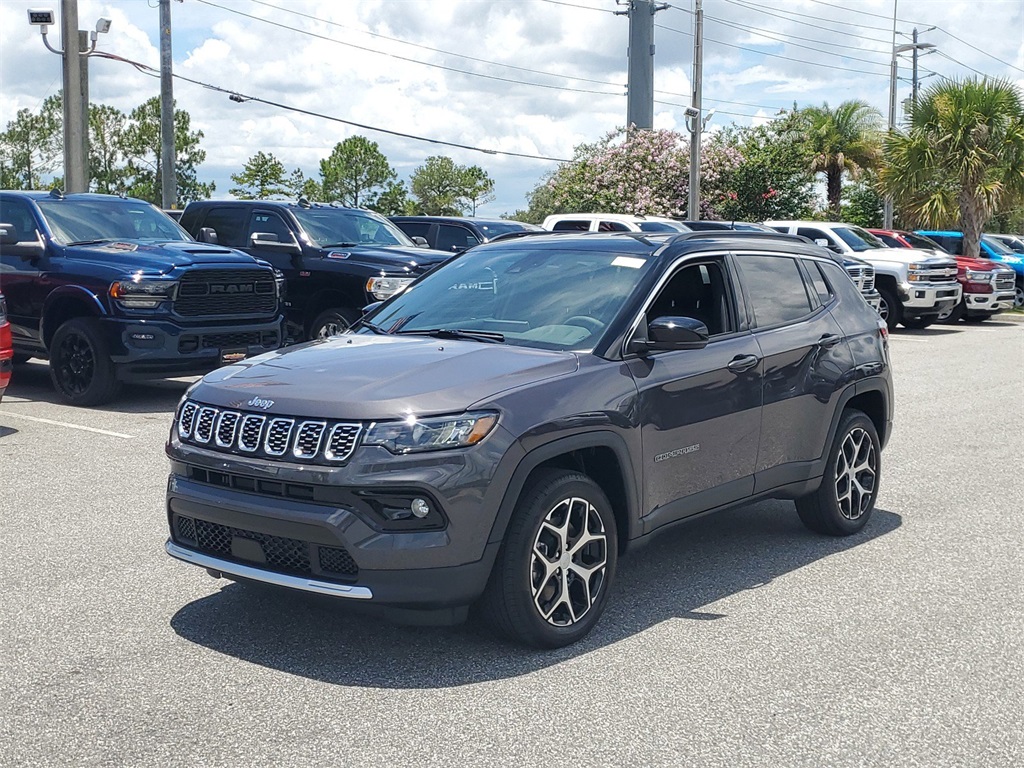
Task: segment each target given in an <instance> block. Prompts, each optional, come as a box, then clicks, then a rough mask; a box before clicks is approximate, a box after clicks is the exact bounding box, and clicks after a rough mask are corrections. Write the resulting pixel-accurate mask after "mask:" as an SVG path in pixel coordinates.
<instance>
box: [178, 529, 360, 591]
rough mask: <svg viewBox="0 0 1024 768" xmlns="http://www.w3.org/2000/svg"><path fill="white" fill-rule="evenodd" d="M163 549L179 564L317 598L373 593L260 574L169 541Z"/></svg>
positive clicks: (271, 573)
mask: <svg viewBox="0 0 1024 768" xmlns="http://www.w3.org/2000/svg"><path fill="white" fill-rule="evenodd" d="M164 550H166V552H167V554H168V555H170V556H171V557H173V558H175V559H177V560H181V561H182V562H185V563H191V564H192V565H198V566H200V567H202V568H209V569H210V570H213V571H220V572H221V573H225V574H230V575H231V576H238V577H239V578H242V579H251V580H252V581H262V582H263V583H265V584H274V585H276V586H279V587H290V588H291V589H301V590H302V591H303V592H316V593H318V594H321V595H331V596H332V597H348V598H352V599H355V600H371V599H373V592H371V591H370V588H369V587H358V586H353V585H349V584H335V583H333V582H330V581H317V580H316V579H305V578H303V577H301V576H289V575H287V574H284V573H274V572H273V571H264V570H262V569H260V568H253V567H251V566H248V565H242V564H240V563H234V562H232V561H230V560H221V559H220V558H218V557H211V556H210V555H204V554H202V553H201V552H193V551H192V550H191V549H184V548H183V547H179V546H178V545H177V544H175V543H174V542H173V541H171V540H170V539H168V540H167V543H166V544H164Z"/></svg>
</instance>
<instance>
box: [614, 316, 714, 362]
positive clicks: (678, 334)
mask: <svg viewBox="0 0 1024 768" xmlns="http://www.w3.org/2000/svg"><path fill="white" fill-rule="evenodd" d="M709 336H710V333H709V332H708V327H707V326H706V325H704V323H702V322H701V321H700V320H696V319H694V318H692V317H669V316H666V317H658V318H655V319H654V320H652V321H651V322H650V323H648V324H647V338H646V339H645V338H640V337H639V335H638V337H637V338H634V339H633V340H632V341H631V342H630V343H629V350H628V351H630V352H637V353H641V354H642V353H644V352H651V351H655V350H672V349H704V347H706V346H707V345H708V337H709Z"/></svg>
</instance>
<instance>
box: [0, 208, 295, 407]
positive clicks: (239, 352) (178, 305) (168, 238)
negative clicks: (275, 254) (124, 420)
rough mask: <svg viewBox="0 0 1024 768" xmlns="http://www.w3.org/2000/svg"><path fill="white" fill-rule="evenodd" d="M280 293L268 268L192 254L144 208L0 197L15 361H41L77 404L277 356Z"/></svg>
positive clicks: (184, 238)
mask: <svg viewBox="0 0 1024 768" xmlns="http://www.w3.org/2000/svg"><path fill="white" fill-rule="evenodd" d="M283 287H284V285H283V278H282V277H281V276H280V275H278V274H276V273H275V271H274V269H273V267H271V266H270V265H269V264H267V263H266V262H260V261H259V260H257V259H254V258H253V257H252V256H249V255H247V254H244V253H239V252H238V251H233V250H230V249H228V248H223V247H218V246H211V245H205V244H202V243H197V242H196V241H194V240H193V239H192V238H191V237H189V236H188V234H186V233H185V231H184V230H182V229H181V227H179V226H178V225H177V224H175V223H174V222H173V221H172V220H171V219H170V218H169V217H168V216H166V215H165V214H164V213H162V212H161V211H159V210H158V209H157V208H155V207H153V206H152V205H150V204H149V203H147V202H145V201H143V200H135V199H131V198H122V197H117V196H114V195H98V194H68V195H65V194H63V193H61V192H60V191H59V190H55V191H53V192H49V193H47V192H10V191H4V192H0V290H2V291H3V293H4V294H5V295H6V297H7V306H8V312H9V317H10V322H11V330H12V335H13V340H14V359H15V362H24V361H25V360H27V359H29V358H31V357H41V358H48V359H49V362H50V373H51V377H52V378H53V383H54V386H55V387H56V389H57V392H58V393H59V395H60V396H61V397H62V398H63V399H64V400H65V401H66V402H68V403H71V404H73V405H82V406H90V405H99V404H100V403H103V402H106V401H109V400H111V399H112V398H114V397H115V396H116V394H117V392H118V390H119V388H120V385H121V382H123V381H126V380H133V379H144V378H160V377H165V376H184V375H191V374H197V373H206V372H209V371H211V370H213V369H214V368H217V367H218V366H220V365H223V364H225V363H231V362H235V361H237V360H241V359H243V358H245V357H248V356H251V355H255V354H259V353H261V352H266V351H270V350H273V349H276V348H277V347H279V346H280V345H281V342H282V317H281V304H282V303H283V302H282V298H281V294H282V291H283Z"/></svg>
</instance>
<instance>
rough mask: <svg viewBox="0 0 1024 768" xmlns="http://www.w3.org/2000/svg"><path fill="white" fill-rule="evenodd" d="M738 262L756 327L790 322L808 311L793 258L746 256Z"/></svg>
mask: <svg viewBox="0 0 1024 768" xmlns="http://www.w3.org/2000/svg"><path fill="white" fill-rule="evenodd" d="M739 262H740V271H741V272H742V275H743V284H744V287H745V288H746V292H747V297H748V298H749V299H750V303H751V305H752V307H753V309H754V321H755V323H756V325H757V326H758V327H760V328H764V327H766V326H770V325H780V324H782V323H791V322H794V321H795V320H799V319H800V318H801V317H804V316H806V315H808V314H810V312H811V301H810V298H809V297H808V295H807V288H806V286H805V285H804V278H803V275H801V274H800V268H799V265H798V264H797V263H796V259H794V258H792V257H789V256H761V255H748V256H741V257H740V259H739Z"/></svg>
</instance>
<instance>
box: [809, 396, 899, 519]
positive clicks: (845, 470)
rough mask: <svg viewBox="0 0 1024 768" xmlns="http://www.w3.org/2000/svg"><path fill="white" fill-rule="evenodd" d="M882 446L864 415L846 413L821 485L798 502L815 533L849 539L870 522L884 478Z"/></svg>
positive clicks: (837, 430)
mask: <svg viewBox="0 0 1024 768" xmlns="http://www.w3.org/2000/svg"><path fill="white" fill-rule="evenodd" d="M881 452H882V448H881V443H880V442H879V440H878V432H877V431H876V430H875V425H874V423H873V422H872V421H871V419H869V418H868V417H867V415H866V414H864V413H863V412H862V411H858V410H856V409H853V408H849V409H847V410H846V411H844V412H843V415H842V417H841V418H840V420H839V427H838V428H837V429H836V436H835V439H834V440H833V441H832V448H831V449H830V450H829V453H828V461H827V463H826V465H825V474H824V476H823V477H822V478H821V485H820V486H819V487H818V489H817V490H816V491H814V492H813V493H809V494H807V495H806V496H804V497H802V498H799V499H797V500H796V511H797V514H799V515H800V520H801V521H802V522H803V524H804V525H806V526H807V527H808V528H810V529H811V530H812V531H814V532H815V533H822V534H825V535H827V536H850V535H851V534H854V533H857V532H858V531H860V530H861V529H862V528H864V526H865V525H867V522H868V520H869V519H870V518H871V513H872V512H873V511H874V509H875V500H876V499H877V498H878V487H879V479H880V478H881V470H882V464H881Z"/></svg>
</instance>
